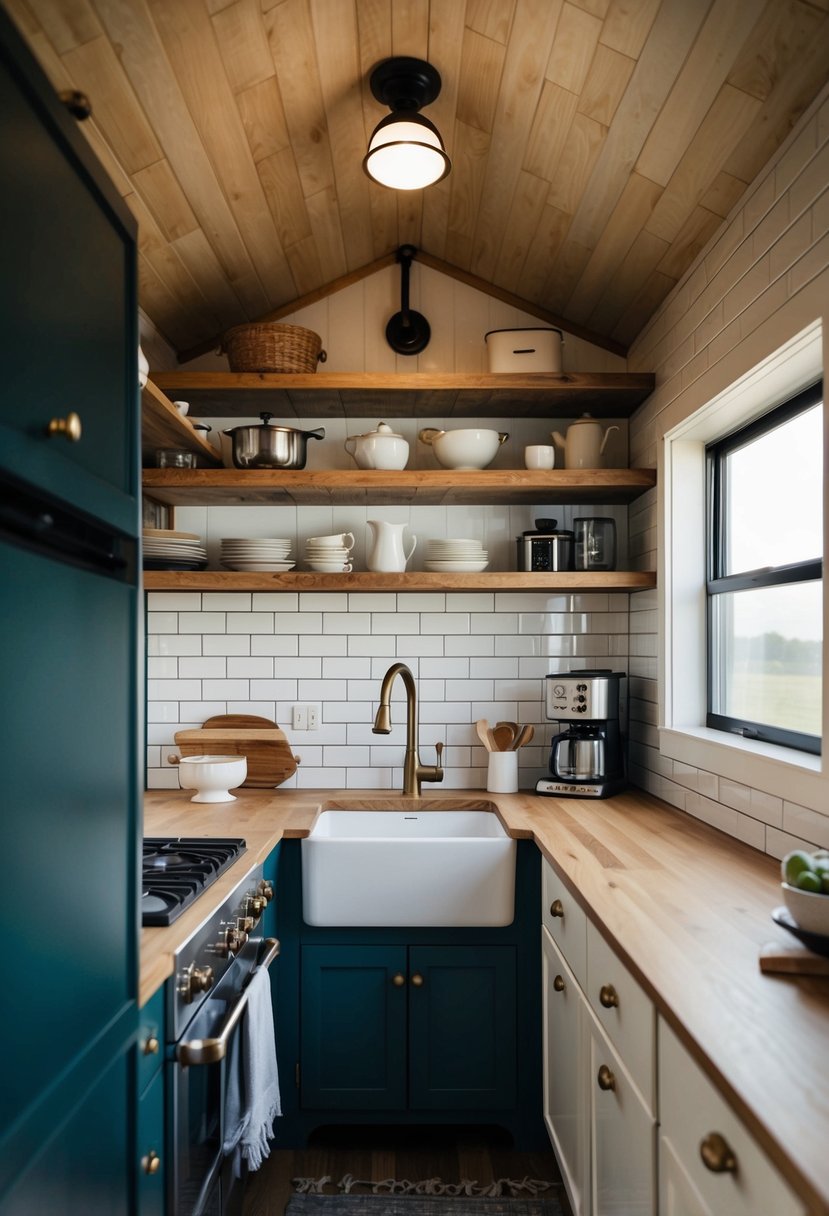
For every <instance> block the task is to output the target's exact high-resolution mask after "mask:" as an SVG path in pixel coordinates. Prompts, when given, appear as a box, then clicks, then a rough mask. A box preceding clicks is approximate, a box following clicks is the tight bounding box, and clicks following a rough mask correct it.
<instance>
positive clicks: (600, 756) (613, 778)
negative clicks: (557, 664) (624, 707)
mask: <svg viewBox="0 0 829 1216" xmlns="http://www.w3.org/2000/svg"><path fill="white" fill-rule="evenodd" d="M624 679H625V673H624V672H622V671H610V670H597V671H571V672H568V673H567V674H566V675H553V676H546V677H545V686H546V687H545V699H546V705H545V713H546V716H547V717H548V718H550V719H557V720H558V721H559V723H560V724H562V725H563V726H564V729H563V730H561V731H560V732H559V733H558V734H557V735H554V736H553V740H552V744H551V747H550V776H549V777H543V778H542V779H541V780H540V781H539V782H538V783H537V784H536V787H535V788H536V792H537V793H539V794H553V795H555V796H556V797H559V798H560V797H562V796H564V797H572V798H609V797H610V796H611V795H612V794H617V793H618V792H619V791H620V790H621V789H623V788H624V786H625V757H624V741H623V738H622V731H621V726H620V721H619V707H620V703H621V684H622V680H624Z"/></svg>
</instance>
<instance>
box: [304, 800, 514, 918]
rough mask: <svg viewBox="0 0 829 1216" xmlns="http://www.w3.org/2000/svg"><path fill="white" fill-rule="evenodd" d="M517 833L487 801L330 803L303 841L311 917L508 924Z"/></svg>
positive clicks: (306, 910)
mask: <svg viewBox="0 0 829 1216" xmlns="http://www.w3.org/2000/svg"><path fill="white" fill-rule="evenodd" d="M514 907H515V841H514V840H511V839H510V837H509V836H507V834H506V832H505V831H504V829H503V827H502V825H501V821H500V820H499V819H498V816H497V815H495V814H494V813H493V812H491V811H486V810H455V811H443V810H440V811H432V810H372V811H366V810H356V811H347V810H331V811H323V812H322V813H321V814H320V815H319V817H318V818H317V821H316V823H315V824H314V827H313V828H312V830H311V833H310V835H309V836H307V837H306V838H305V839H304V840H303V841H302V915H303V919H304V920H305V923H306V924H308V925H376V926H388V927H390V928H391V927H395V926H404V925H410V926H440V925H465V926H472V925H509V924H511V923H512V919H513V915H514Z"/></svg>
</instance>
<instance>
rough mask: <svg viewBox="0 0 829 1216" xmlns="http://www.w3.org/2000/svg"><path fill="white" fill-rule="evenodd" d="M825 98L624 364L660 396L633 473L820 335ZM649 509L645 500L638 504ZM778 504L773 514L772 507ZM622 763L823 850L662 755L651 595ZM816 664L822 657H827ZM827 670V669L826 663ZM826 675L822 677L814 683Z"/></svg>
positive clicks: (749, 835) (827, 157)
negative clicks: (764, 364)
mask: <svg viewBox="0 0 829 1216" xmlns="http://www.w3.org/2000/svg"><path fill="white" fill-rule="evenodd" d="M827 186H829V90H825V91H824V93H823V95H822V97H821V98H819V99H818V100H817V102H816V103H815V104H814V105H813V106H812V107H811V108H810V110H809V111H808V112H807V113H806V115H804V118H803V119H802V120H801V122H800V124H799V125H798V127H797V128H796V129H795V130H794V131H793V132H792V134H791V136H790V138H789V140H788V141H787V143H786V144H785V145H784V146H783V148H782V149H781V150H780V152H779V154H778V155H777V156H776V157H775V158H773V160H772V161H771V162H770V164H769V165H768V166H767V167H766V169H765V170H764V171H763V172H762V173H761V174H760V175H759V176H758V178H757V180H756V181H755V182H754V183H753V185H752V186H751V187H750V188H749V190H748V191H747V193H746V195H745V196H744V197H743V199H742V200H741V202H740V204H739V205H738V207H737V208H736V209H735V211H734V212H733V213H732V215H731V216H730V217H729V218H728V220H727V221H726V223H725V224H724V225H723V227H722V228H721V229H720V230H719V232H718V233H717V234H716V235H715V237H714V238H713V239H712V241H711V243H710V244H709V246H708V247H707V248H706V249H705V250H703V251H702V253H701V254H700V256H699V257H698V258H697V260H696V262H695V263H694V265H693V266H692V267H691V268H690V270H689V272H688V273H687V275H686V276H685V277H684V279H683V280H682V281H681V282H680V283H679V284H677V287H676V288H675V290H674V291H673V292H672V294H671V295H670V296H669V297H668V299H667V300H666V302H665V303H664V305H663V306H662V307H661V308H660V309H659V310H658V312H657V313H656V314H655V316H654V317H653V318H652V320H651V322H650V323H649V324H648V325H647V327H646V328H645V330H644V331H643V333H642V334H641V335H640V337H639V338H638V339H637V341H636V343H635V345H634V347H633V349H632V351H631V352H630V359H629V367H630V369H631V370H632V371H644V370H647V371H654V372H655V373H656V377H657V389H656V392H655V393H654V394H653V396H652V397H651V398H650V399H649V401H648V402H647V403H646V404H645V406H644V407H643V408H642V409H641V410H640V411H639V412H638V413H637V415H636V416H635V418H634V419H633V421H632V424H631V436H630V444H631V464H632V465H641V466H647V465H650V466H653V465H655V464H656V463H657V455H658V451H659V446H660V441H661V438H662V436H663V435H664V433H665V431H666V430H667V429H669V428H670V427H672V426H675V425H676V424H677V423H678V422H680V421H681V420H682V419H683V418H685V417H688V416H690V415H691V414H692V413H693V412H694V411H695V410H697V409H699V408H700V407H701V406H703V405H705V403H706V402H707V401H709V400H711V399H712V398H713V397H714V396H715V395H716V393H717V392H718V391H721V390H722V389H724V388H725V387H727V386H728V385H729V384H730V383H733V382H734V381H735V380H736V379H737V378H738V377H739V376H740V375H742V374H744V373H745V372H746V371H747V370H749V369H750V368H751V367H752V366H755V365H756V364H758V363H759V362H761V361H762V359H764V358H765V357H767V356H768V355H769V354H770V353H771V352H772V351H774V350H775V349H776V348H777V347H778V346H779V345H780V344H781V343H782V342H783V341H785V340H786V338H787V337H789V335H790V334H792V333H797V332H798V331H799V330H800V329H801V328H802V327H804V326H805V325H807V324H809V323H810V322H811V321H813V320H814V319H815V318H816V317H822V319H823V327H824V334H825V333H826V327H827V324H829V315H827V313H829V309H827V301H828V300H829V269H827V268H829V235H828V234H827V229H829V190H828V189H827ZM649 499H651V500H652V501H648V500H649ZM781 505H782V504H781ZM656 531H657V516H656V495H655V494H652V495H648V496H646V497H645V498H643V499H640V500H639V501H638V502H637V503H636V504H635V509H633V508H632V509H631V515H630V546H631V553H632V560H633V563H634V564H636V563H637V562H638V561H639V560H643V561H644V562H645V567H644V568H649V569H653V568H655V562H654V561H653V558H654V556H655V555H654V554H653V552H652V551H653V549H654V548H655V547H656V544H657V538H656ZM630 607H631V613H630V619H631V659H630V664H631V672H632V673H633V672H635V673H636V674H635V678H634V680H632V684H631V693H632V701H631V719H632V722H631V736H632V743H631V761H632V775H633V777H634V779H635V780H636V781H637V782H638V784H640V785H641V786H643V787H644V788H645V789H648V790H651V791H652V792H653V793H655V794H658V795H659V796H661V797H662V798H665V799H666V800H667V801H668V802H671V803H672V804H673V805H674V806H677V807H680V808H681V809H683V810H685V811H687V812H688V813H689V814H691V815H694V816H695V817H697V818H699V819H703V820H705V821H706V822H707V823H710V824H713V826H715V827H717V828H720V829H721V830H722V831H724V832H727V833H729V834H730V835H733V836H736V837H738V838H740V839H741V840H746V841H748V842H749V843H750V844H752V845H754V846H755V847H757V848H759V849H764V850H765V851H767V852H769V853H771V854H772V855H774V856H778V857H779V856H782V854H783V853H785V852H786V851H788V850H789V849H791V848H796V847H798V846H799V845H802V844H805V845H819V846H823V847H826V846H829V812H827V813H821V812H819V811H816V810H812V809H809V808H807V807H803V806H799V805H798V804H796V803H794V802H789V801H786V800H785V799H783V798H780V797H776V796H772V795H770V794H769V793H767V792H765V791H764V790H762V789H758V788H756V786H753V785H752V784H751V776H750V773H751V769H750V761H747V767H746V779H745V781H744V782H736V781H734V780H730V779H725V778H724V777H722V776H721V775H719V774H717V773H715V772H710V771H707V770H703V769H696V768H692V767H690V766H688V765H686V764H680V763H678V762H677V761H672V760H671V759H669V758H667V757H666V756H663V755H661V754H660V750H659V735H658V729H657V727H658V720H659V713H658V702H659V696H660V691H661V690H660V688H659V684H658V673H657V670H656V657H655V656H656V655H657V654H658V647H659V643H660V639H659V634H658V627H659V626H658V611H657V608H658V601H657V596H656V594H655V593H652V592H647V593H642V594H639V595H634V596H632V597H631V606H630ZM825 653H826V652H825ZM824 662H825V660H824ZM825 677H826V668H825V667H824V678H825Z"/></svg>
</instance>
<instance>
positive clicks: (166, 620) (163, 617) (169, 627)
mask: <svg viewBox="0 0 829 1216" xmlns="http://www.w3.org/2000/svg"><path fill="white" fill-rule="evenodd" d="M147 633H178V613H177V612H148V613H147Z"/></svg>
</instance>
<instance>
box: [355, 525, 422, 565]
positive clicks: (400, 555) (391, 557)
mask: <svg viewBox="0 0 829 1216" xmlns="http://www.w3.org/2000/svg"><path fill="white" fill-rule="evenodd" d="M366 523H367V524H368V527H369V528H370V530H371V543H370V546H369V550H368V555H367V557H366V566H367V567H368V569H369V570H374V571H375V572H377V573H380V574H396V573H400V572H402V571H403V570H405V569H406V562H407V561H408V560H409V558H410V557H411V556H412V554H413V553H414V551H415V545H416V544H417V537H416V536H413V537H412V547H411V549H410V550H409V552H408V553H407V552H406V550H405V549H404V548H403V529H404V528H405V527H406V525H405V524H390V523H388V522H387V521H386V520H384V519H369V520H366Z"/></svg>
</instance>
